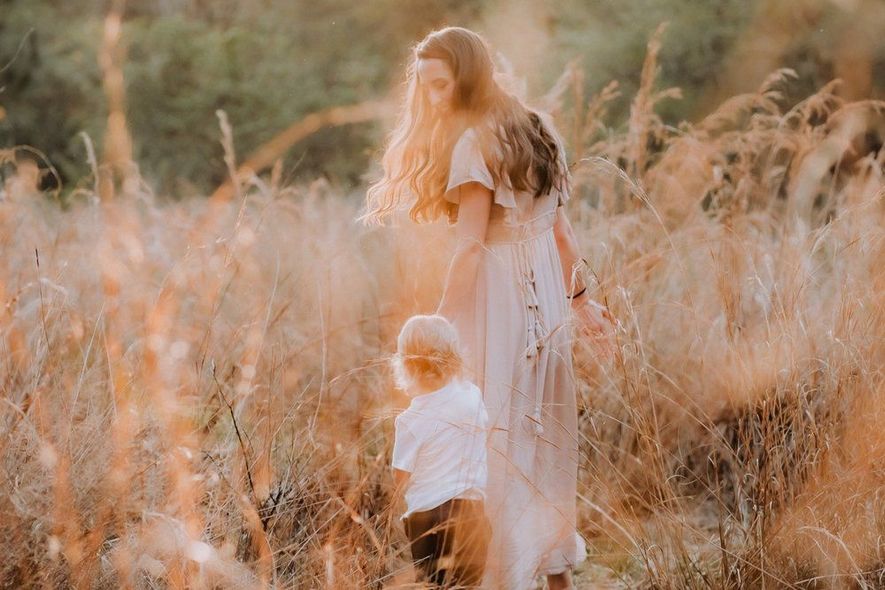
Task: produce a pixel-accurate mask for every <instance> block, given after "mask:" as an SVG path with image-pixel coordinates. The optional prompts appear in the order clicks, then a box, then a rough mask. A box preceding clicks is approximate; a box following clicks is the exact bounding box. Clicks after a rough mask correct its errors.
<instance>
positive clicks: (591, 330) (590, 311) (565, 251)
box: [553, 207, 615, 357]
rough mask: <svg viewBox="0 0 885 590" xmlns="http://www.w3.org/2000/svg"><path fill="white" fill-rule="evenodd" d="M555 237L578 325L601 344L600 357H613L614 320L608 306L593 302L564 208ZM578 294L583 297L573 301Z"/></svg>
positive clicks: (557, 223) (558, 214) (557, 212)
mask: <svg viewBox="0 0 885 590" xmlns="http://www.w3.org/2000/svg"><path fill="white" fill-rule="evenodd" d="M553 235H554V237H555V239H556V248H557V250H559V261H560V264H561V266H562V278H563V281H564V282H565V292H566V296H567V297H569V298H570V299H571V304H572V309H573V310H574V311H575V316H576V318H577V320H578V324H579V325H580V326H581V328H582V329H583V330H584V331H585V333H586V334H587V335H588V336H589V337H590V338H591V339H592V340H593V341H594V342H595V343H596V344H597V349H598V351H599V353H600V355H601V356H603V357H610V356H611V355H612V354H614V346H615V342H614V333H613V330H614V322H613V318H612V316H611V314H610V313H609V312H608V310H607V309H606V308H605V307H604V306H602V305H600V304H598V303H597V302H595V301H593V299H591V298H590V293H588V292H587V285H586V284H585V283H584V280H583V278H582V277H581V275H580V273H579V272H578V269H579V268H580V263H581V262H582V261H583V259H582V258H581V252H580V249H579V246H578V238H577V236H576V235H575V230H574V229H573V228H572V224H571V222H569V220H568V217H567V216H566V214H565V208H564V207H560V208H559V209H557V211H556V221H555V223H554V225H553ZM576 294H579V295H578V296H577V297H571V296H572V295H576Z"/></svg>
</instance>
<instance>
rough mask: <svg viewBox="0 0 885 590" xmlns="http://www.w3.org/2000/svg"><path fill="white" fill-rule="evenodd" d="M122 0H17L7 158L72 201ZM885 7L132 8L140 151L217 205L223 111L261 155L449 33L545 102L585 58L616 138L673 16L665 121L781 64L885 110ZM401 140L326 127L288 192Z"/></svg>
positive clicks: (128, 39) (130, 75)
mask: <svg viewBox="0 0 885 590" xmlns="http://www.w3.org/2000/svg"><path fill="white" fill-rule="evenodd" d="M108 4H109V2H102V1H97V0H0V68H2V71H0V145H4V146H14V145H30V146H33V147H35V148H37V149H39V150H40V151H42V152H44V153H45V154H47V155H48V157H49V159H50V161H51V162H52V163H53V164H54V165H55V166H56V167H57V169H58V170H59V173H60V175H61V178H62V180H63V183H64V185H65V188H66V189H70V188H73V187H74V186H75V185H76V183H77V182H78V180H79V179H83V178H86V177H88V175H89V166H88V164H87V155H86V148H85V144H84V141H83V138H82V136H81V132H85V133H86V134H88V135H89V136H90V137H91V139H92V140H93V141H94V142H95V143H96V148H97V150H99V152H100V150H101V141H102V135H103V130H104V126H105V124H106V121H107V102H106V97H105V93H104V91H103V88H102V81H101V80H102V79H101V71H100V68H99V65H98V61H97V54H98V52H99V49H100V46H101V42H102V35H103V18H104V15H105V14H106V12H107V10H108ZM883 12H885V3H883V2H881V1H880V0H870V1H864V0H839V1H836V0H790V1H782V2H777V1H776V2H772V1H770V0H710V1H704V2H698V1H697V0H641V1H640V0H631V1H625V0H594V1H592V2H588V1H585V0H562V1H558V2H553V1H548V0H544V1H538V2H520V1H517V2H481V1H478V0H443V1H435V0H374V1H373V2H364V3H359V2H357V3H354V2H350V1H349V0H312V1H306V0H294V1H293V0H262V1H254V2H239V1H235V0H140V1H138V2H129V3H128V6H127V7H126V10H125V14H124V25H123V27H124V28H123V37H122V39H123V43H124V46H125V50H126V56H125V62H124V63H125V66H124V70H123V73H124V76H125V80H126V92H127V105H126V107H127V118H128V122H129V125H130V131H131V134H132V138H133V143H134V146H133V150H134V151H133V155H134V159H135V161H136V162H137V163H138V165H139V166H140V169H141V172H142V174H143V176H144V177H145V178H146V179H147V180H148V182H149V184H150V185H151V186H152V187H154V188H155V189H156V190H157V191H158V193H159V194H161V195H175V196H176V197H181V196H187V195H189V194H206V193H207V192H208V191H211V190H212V188H214V187H215V186H217V185H218V184H219V183H220V182H222V181H223V180H224V178H225V176H226V174H227V172H226V170H225V165H224V161H223V151H222V147H221V143H220V141H219V139H220V132H219V128H218V120H217V118H216V114H215V113H216V110H217V109H223V110H224V111H226V112H227V114H228V117H229V119H230V122H231V124H232V126H233V131H234V139H235V144H236V148H237V151H238V154H240V155H242V156H245V155H247V154H249V153H251V152H252V151H254V150H255V149H257V148H258V147H259V146H261V145H263V144H264V143H266V142H267V141H268V140H270V139H271V138H272V137H273V136H274V135H275V134H276V133H278V132H279V131H281V130H282V129H285V128H286V127H287V126H289V125H291V124H292V123H293V122H296V121H298V120H300V119H301V118H303V117H304V116H306V115H308V114H310V113H312V112H316V111H318V110H321V109H323V108H326V107H330V106H335V105H347V104H355V103H359V102H361V101H366V100H373V99H384V98H385V97H389V96H391V94H392V93H395V92H396V90H397V89H398V84H399V82H400V81H401V79H402V66H403V65H404V63H405V61H406V59H407V56H408V51H409V48H410V46H411V45H412V44H413V43H415V42H416V41H418V40H419V39H420V38H421V37H423V35H425V34H426V33H427V32H429V31H430V30H432V29H433V28H436V27H440V26H443V25H447V24H458V25H463V26H468V27H471V28H475V29H477V30H479V31H481V32H483V33H484V34H485V35H486V36H487V37H488V38H489V40H490V41H491V42H492V43H493V45H494V46H495V47H496V48H498V49H499V50H500V51H501V52H502V54H503V55H505V56H506V57H507V59H509V60H510V61H511V62H512V64H513V67H514V69H515V73H516V74H517V75H519V76H524V77H525V78H526V81H527V86H528V94H529V96H530V97H537V96H540V95H541V94H543V93H544V92H545V91H546V90H547V89H549V88H550V86H551V85H552V84H553V83H554V82H555V80H556V79H557V77H558V76H559V75H560V74H561V73H562V71H563V68H564V67H565V65H566V64H567V63H568V62H570V61H571V60H574V59H578V60H579V63H580V65H581V66H582V67H583V69H584V71H585V72H586V74H585V77H584V85H585V95H587V96H589V95H590V94H592V93H595V92H598V91H600V90H601V89H602V88H603V87H604V86H605V85H606V84H607V83H608V82H609V81H611V80H617V81H618V82H619V84H620V89H621V91H622V92H621V95H620V98H619V99H618V100H617V101H615V102H614V103H613V104H612V105H611V109H610V111H609V114H608V119H607V121H606V124H607V125H609V126H611V127H613V128H619V127H623V126H624V125H626V119H627V115H628V112H629V100H630V97H632V96H633V95H634V94H635V90H636V86H637V84H638V81H639V75H640V71H641V66H642V60H643V57H644V55H645V45H646V42H647V40H648V38H649V36H650V35H651V33H652V31H653V30H654V29H655V27H656V26H657V25H658V24H659V23H660V22H662V21H669V22H670V27H669V28H668V29H667V32H666V34H665V36H664V39H663V50H662V52H661V56H660V66H661V72H660V76H659V83H660V85H661V86H662V87H665V88H666V87H671V86H676V87H680V88H681V89H682V91H683V97H684V98H683V99H682V100H668V101H664V102H663V103H662V104H661V106H660V108H659V112H660V114H661V116H662V118H663V120H664V122H665V123H669V124H676V123H678V122H679V121H681V120H697V119H699V118H701V117H703V116H704V115H705V114H707V113H709V112H710V111H711V110H713V109H714V108H715V106H716V105H717V104H719V103H720V102H721V101H722V100H724V99H725V98H727V97H729V96H732V95H734V94H736V93H739V92H745V91H750V90H752V89H755V88H756V87H757V86H758V84H759V83H760V82H761V80H762V79H763V78H764V77H765V76H766V75H767V74H768V73H770V72H771V71H772V70H774V69H776V68H777V67H780V66H787V67H792V68H794V69H795V70H796V71H797V72H798V73H799V75H800V79H799V80H797V81H796V82H795V83H794V84H792V85H791V86H790V92H793V93H795V96H788V97H787V98H788V100H793V101H797V100H799V99H801V98H803V97H805V96H807V95H808V94H810V93H812V92H813V90H814V89H816V88H819V87H820V86H822V85H823V84H824V83H825V82H827V81H829V80H831V79H832V78H834V77H837V76H838V77H842V78H843V79H845V80H846V84H845V86H844V87H843V90H842V91H843V93H845V94H847V95H848V96H846V98H851V99H858V98H868V97H883V96H885V44H883V43H881V42H879V39H878V38H877V35H878V31H881V30H882V29H883V27H885V17H883ZM4 66H5V67H4ZM384 128H385V125H383V124H378V123H366V124H356V125H347V126H341V127H329V128H325V129H323V130H321V131H320V132H318V133H316V134H314V135H312V136H310V137H308V138H307V139H305V140H304V141H302V142H300V143H298V144H296V145H295V146H294V147H293V148H292V149H290V150H289V151H288V153H287V156H286V158H285V160H284V161H283V173H284V181H286V182H292V181H297V180H299V179H313V178H316V177H326V178H327V179H329V180H330V181H331V182H333V183H334V184H337V185H339V186H342V187H343V188H345V189H347V188H349V187H354V186H357V185H359V184H360V183H361V182H362V179H363V176H364V174H365V173H366V171H367V169H369V166H370V164H371V162H372V161H373V157H374V156H375V155H376V151H377V150H378V148H379V146H380V143H381V140H382V137H383V131H384ZM45 182H47V183H52V182H54V181H53V179H52V178H51V177H49V176H47V178H46V180H45ZM44 188H51V187H44Z"/></svg>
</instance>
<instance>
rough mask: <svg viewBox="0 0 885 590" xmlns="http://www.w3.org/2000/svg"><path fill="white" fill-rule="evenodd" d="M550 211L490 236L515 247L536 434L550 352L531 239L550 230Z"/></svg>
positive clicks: (540, 428) (539, 428)
mask: <svg viewBox="0 0 885 590" xmlns="http://www.w3.org/2000/svg"><path fill="white" fill-rule="evenodd" d="M551 213H552V214H551ZM551 213H546V214H544V215H541V216H538V217H536V218H534V219H532V220H530V221H528V222H526V223H524V224H522V225H520V226H518V227H503V226H499V227H498V228H496V229H497V231H496V232H495V233H494V235H493V237H494V238H496V239H495V240H494V241H497V242H509V243H512V244H513V245H514V246H515V248H514V251H515V253H516V263H517V268H518V270H519V276H520V287H521V289H522V293H523V298H524V301H525V306H526V313H525V317H526V325H525V330H526V347H525V358H526V359H527V360H528V361H529V363H530V369H531V370H532V371H534V372H535V373H536V375H535V379H534V382H535V391H533V392H531V393H532V394H533V396H534V399H533V400H532V411H531V413H530V414H526V418H527V419H528V420H529V421H530V422H531V423H532V429H533V431H534V433H535V434H536V435H540V434H543V433H544V426H543V422H542V421H541V411H542V405H543V402H544V382H545V380H546V367H547V362H546V355H547V354H549V352H548V350H547V347H546V346H545V341H546V340H547V339H548V337H549V335H548V333H547V332H548V331H547V328H546V326H545V325H544V318H543V315H542V314H541V309H540V305H539V299H538V292H537V286H536V281H535V271H534V260H533V259H532V245H531V240H533V239H535V238H537V237H540V236H541V235H543V234H545V233H546V232H548V231H552V229H553V222H554V220H555V213H556V212H555V211H553V212H551Z"/></svg>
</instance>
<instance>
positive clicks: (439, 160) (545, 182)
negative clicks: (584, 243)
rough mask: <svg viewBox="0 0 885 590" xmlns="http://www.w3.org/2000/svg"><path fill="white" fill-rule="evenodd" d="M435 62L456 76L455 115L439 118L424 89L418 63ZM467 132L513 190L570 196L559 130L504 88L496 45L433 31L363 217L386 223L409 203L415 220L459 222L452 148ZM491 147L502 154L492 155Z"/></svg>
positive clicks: (409, 78)
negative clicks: (449, 196) (451, 185)
mask: <svg viewBox="0 0 885 590" xmlns="http://www.w3.org/2000/svg"><path fill="white" fill-rule="evenodd" d="M434 58H436V59H441V60H443V61H444V62H446V63H447V64H448V65H449V67H450V68H451V70H452V74H453V76H454V81H455V87H454V93H453V98H452V114H451V116H450V117H434V116H433V113H432V110H431V108H430V102H429V100H428V97H427V96H426V92H425V91H424V90H423V88H422V87H421V86H420V85H419V84H418V79H417V62H418V60H419V59H434ZM468 127H475V129H476V131H477V133H478V135H479V139H480V141H479V144H480V146H481V149H482V152H483V157H484V158H485V160H486V163H487V164H489V169H490V171H491V173H492V177H493V179H494V181H495V184H496V185H497V184H498V183H499V182H501V181H502V180H503V179H506V180H507V181H509V183H510V186H511V187H512V188H513V189H514V190H518V191H523V190H531V191H533V192H534V194H535V196H541V195H545V194H547V193H548V192H550V190H552V189H553V188H554V187H555V188H557V189H559V190H567V183H568V168H567V166H566V163H565V161H564V158H563V157H562V155H561V151H560V146H559V144H558V143H557V139H556V136H555V135H554V132H553V131H552V130H551V129H548V128H547V127H546V126H545V125H544V124H543V122H542V120H541V116H540V115H539V114H538V113H537V112H535V111H533V110H531V109H529V108H528V107H527V106H526V105H525V104H523V103H522V101H520V100H519V99H518V98H517V97H515V96H513V95H511V94H509V93H508V92H506V91H505V90H504V89H503V88H501V86H500V85H499V84H498V83H497V81H496V80H495V67H494V64H493V62H492V58H491V55H490V52H489V47H488V45H487V43H486V41H485V40H484V39H483V38H482V37H481V36H480V35H478V34H477V33H474V32H473V31H470V30H468V29H464V28H461V27H447V28H444V29H440V30H438V31H434V32H432V33H430V34H429V35H428V36H427V37H425V38H424V40H422V41H421V42H420V43H418V44H417V45H416V46H415V48H414V51H413V52H412V59H411V61H410V62H409V64H408V67H407V69H406V96H405V100H404V103H403V106H402V108H401V109H400V113H399V116H398V120H397V123H396V125H395V126H394V128H393V130H392V132H391V133H390V136H389V138H388V141H387V148H386V150H385V152H384V156H383V157H382V160H381V163H382V166H383V169H384V175H383V177H382V178H381V179H380V180H378V181H377V182H375V183H373V184H372V185H371V186H370V187H369V190H368V192H367V195H366V208H367V212H366V214H365V215H363V216H362V218H361V219H362V220H363V221H364V222H366V223H381V222H383V220H384V219H385V218H387V217H388V216H390V215H391V214H392V213H393V212H394V211H396V210H398V209H402V208H404V207H405V206H406V205H407V204H409V203H410V204H411V206H410V208H409V217H411V219H412V220H413V221H417V222H424V221H434V220H436V219H438V218H439V217H441V216H442V215H447V216H448V218H449V220H450V221H453V220H454V219H455V218H456V217H457V205H456V204H453V203H450V202H448V201H446V200H445V199H444V198H443V195H444V193H445V190H446V184H447V181H448V175H449V163H450V161H451V157H452V149H453V148H454V144H455V142H456V141H457V139H458V137H460V135H461V133H462V132H463V131H464V130H465V129H467V128H468ZM492 145H497V146H499V148H500V149H499V150H498V151H497V152H493V151H492V150H491V149H489V146H492ZM493 153H494V154H495V156H494V157H493V155H492V154H493ZM499 156H500V157H499Z"/></svg>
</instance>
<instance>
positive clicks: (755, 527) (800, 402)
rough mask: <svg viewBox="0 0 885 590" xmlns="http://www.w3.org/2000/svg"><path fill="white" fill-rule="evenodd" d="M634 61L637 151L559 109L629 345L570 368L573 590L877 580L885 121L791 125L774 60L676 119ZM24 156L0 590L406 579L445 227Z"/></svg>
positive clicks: (883, 471) (603, 272) (828, 102)
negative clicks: (397, 437)
mask: <svg viewBox="0 0 885 590" xmlns="http://www.w3.org/2000/svg"><path fill="white" fill-rule="evenodd" d="M649 49H650V51H649V54H648V58H647V62H646V67H645V69H644V71H643V77H642V85H641V88H640V91H639V93H638V94H637V95H636V96H635V97H634V99H633V108H632V114H631V118H630V125H629V128H628V129H627V130H626V131H624V132H623V133H615V132H614V131H611V130H610V129H608V128H607V127H606V126H605V125H604V122H605V110H606V105H607V103H608V101H610V100H611V98H612V96H613V95H614V94H615V93H616V92H617V88H616V86H615V85H612V86H610V87H609V88H607V89H606V90H605V91H604V92H603V93H601V94H600V95H598V96H594V97H589V98H587V97H584V96H582V95H581V93H580V91H579V88H580V87H581V86H580V77H581V73H580V71H579V70H578V69H577V68H570V69H569V70H568V71H566V72H565V73H564V75H563V77H562V79H561V81H560V83H559V84H557V86H556V87H555V88H554V89H553V90H551V93H550V94H549V95H548V96H547V97H545V103H544V104H545V106H546V107H547V108H550V109H551V110H553V111H554V113H555V115H556V117H557V120H558V121H559V124H560V128H561V129H562V130H563V131H564V134H565V135H566V136H567V137H568V140H569V142H570V155H571V156H572V159H573V160H574V162H575V164H574V167H573V176H574V184H575V187H574V191H573V198H572V200H571V201H570V203H569V209H570V213H571V216H572V219H573V222H574V224H575V226H576V228H577V229H578V231H579V235H580V239H581V241H582V245H583V249H584V253H585V256H586V257H587V258H588V260H589V261H590V262H591V264H592V266H593V268H594V269H595V273H596V277H595V279H596V280H595V283H594V284H595V293H596V295H595V296H596V298H597V299H599V300H605V301H607V302H608V304H609V305H610V306H611V308H612V309H613V311H614V312H615V314H616V315H617V316H618V317H619V318H620V320H621V324H622V326H621V330H620V332H619V334H618V337H619V342H620V352H619V354H618V355H617V358H616V359H615V361H614V363H613V364H611V365H607V366H600V365H599V364H597V363H596V362H594V359H593V355H592V353H591V351H590V350H589V349H588V348H587V347H586V346H584V345H583V344H582V343H578V345H577V348H576V367H577V372H578V377H579V379H580V393H581V403H580V407H579V413H580V419H581V424H582V441H581V448H582V451H583V452H582V465H581V471H580V485H579V488H580V489H579V497H578V504H579V511H580V528H581V530H582V532H583V533H584V534H585V536H586V537H587V538H588V540H589V541H590V555H589V559H588V561H587V562H585V563H584V564H583V565H582V566H581V568H580V570H579V572H578V576H577V577H578V586H579V587H581V588H599V587H610V588H620V587H629V588H673V589H681V588H803V589H810V588H814V589H817V588H883V587H885V404H883V400H885V378H883V377H885V375H883V366H885V338H883V335H885V305H883V304H885V263H883V260H885V232H883V221H885V205H883V184H885V181H883V166H885V149H882V138H883V135H885V133H883V129H885V105H883V104H879V103H875V102H872V101H867V102H857V103H845V102H843V101H842V100H841V99H840V98H839V97H838V95H837V93H836V90H837V83H833V84H831V85H828V86H827V87H825V88H822V89H821V90H820V91H819V92H818V93H817V94H815V95H814V96H811V97H809V98H808V99H807V100H805V101H804V102H802V103H801V104H799V105H798V106H796V107H793V108H791V109H786V108H784V106H783V104H782V102H781V101H780V98H781V97H780V94H779V92H778V90H779V89H780V88H782V87H783V85H785V84H789V83H790V78H791V77H792V73H791V72H790V71H787V70H784V71H778V72H775V73H774V74H772V76H771V78H770V79H769V80H768V81H766V83H765V84H764V85H763V87H762V88H760V89H759V90H758V92H756V93H752V94H748V95H742V96H737V97H734V98H733V99H731V100H729V101H727V102H726V103H724V104H723V105H722V106H721V107H720V108H719V109H718V110H717V111H716V113H714V114H712V115H710V116H709V117H707V118H706V119H704V120H703V121H700V122H697V123H695V124H687V123H686V124H683V125H681V126H679V127H678V128H673V127H668V126H665V125H663V123H662V122H661V121H660V120H659V119H658V118H657V117H656V116H655V115H654V107H655V104H656V103H657V102H658V101H660V100H665V99H675V98H678V91H677V90H673V89H671V90H665V91H660V90H657V89H655V88H654V82H655V79H654V71H655V60H656V55H657V50H658V45H657V41H656V40H654V39H653V41H652V42H651V44H650V48H649ZM106 65H107V72H108V76H109V78H110V79H111V80H113V71H114V65H113V59H112V58H109V61H108V62H107V64H106ZM108 93H109V96H110V97H111V104H112V116H111V119H112V124H111V125H110V130H111V133H113V132H114V130H115V129H116V131H117V132H120V133H123V132H124V131H125V128H124V127H123V126H122V125H123V123H121V122H120V118H119V116H117V117H115V116H114V107H113V105H114V100H113V97H114V95H113V93H114V87H113V84H112V83H108ZM117 115H119V112H117ZM114 121H115V123H114ZM124 121H125V120H124ZM115 125H116V127H115ZM226 143H227V146H228V156H229V158H228V165H229V166H230V168H231V170H235V169H236V160H235V158H234V155H233V150H232V146H230V142H229V140H228V141H227V142H226ZM109 145H111V146H116V148H118V149H119V150H122V152H123V154H124V155H125V153H126V149H127V146H126V141H125V137H123V138H122V139H120V141H118V142H116V143H114V142H113V141H112V142H109ZM23 154H24V150H23V149H10V150H7V151H3V152H0V160H2V163H3V166H4V168H3V170H4V171H5V172H6V173H7V181H6V184H5V187H4V190H3V194H2V195H3V199H2V200H0V248H2V257H0V397H2V402H3V403H2V404H0V432H2V436H0V547H2V553H3V555H4V559H3V560H2V562H0V587H2V588H18V587H48V588H56V587H72V588H117V587H130V588H167V587H169V588H185V587H188V588H250V587H279V588H283V587H286V588H328V589H333V588H334V589H338V588H342V589H350V588H382V587H403V588H404V587H408V583H407V582H408V580H409V576H410V571H409V566H408V562H407V557H408V549H407V546H406V544H405V538H404V534H403V532H402V530H401V526H400V525H399V522H398V519H397V516H398V512H397V510H398V509H399V508H400V507H399V506H397V505H396V503H395V501H394V500H393V498H392V497H391V491H392V490H391V488H392V482H391V478H390V474H389V468H388V461H389V454H390V449H391V443H392V436H391V435H392V419H391V418H392V416H393V415H394V413H395V412H396V410H397V408H399V407H402V406H403V405H404V399H403V398H402V397H401V396H400V394H399V393H398V392H396V391H395V390H394V389H393V386H392V381H391V378H390V375H389V373H388V370H387V367H386V357H387V355H388V354H389V353H390V352H391V350H392V347H393V340H394V336H395V334H396V332H397V330H398V328H399V326H400V324H401V322H402V321H403V320H404V319H405V318H406V317H408V316H409V315H410V314H412V313H415V312H419V311H427V310H429V309H432V308H433V307H434V305H435V303H436V301H437V298H438V296H439V293H440V289H441V283H440V281H441V278H442V276H443V269H444V268H445V265H446V263H447V255H448V246H449V245H450V244H449V235H448V233H447V231H446V228H445V227H443V226H425V227H414V226H411V225H409V224H406V223H401V224H399V225H398V226H397V227H394V228H365V227H362V226H360V225H359V224H357V223H356V222H355V221H354V218H355V217H356V216H357V215H358V213H359V204H360V200H361V198H362V197H361V195H360V194H341V193H340V191H337V190H336V189H335V188H334V187H330V186H329V185H327V184H326V183H324V182H322V181H317V182H315V183H313V184H311V185H309V186H280V182H279V180H278V179H279V173H278V172H279V171H278V170H277V172H276V173H274V174H271V175H270V176H269V177H267V178H263V177H262V178H258V177H256V176H249V177H247V178H245V179H244V178H243V177H241V176H238V175H234V176H235V177H236V181H235V182H234V183H233V184H232V185H231V190H229V191H222V193H219V194H216V196H215V197H214V198H212V199H205V200H186V201H181V202H174V201H169V200H166V199H160V198H157V197H155V196H154V195H153V194H152V193H151V191H150V188H149V187H147V186H145V185H144V184H143V183H141V182H139V180H138V178H137V175H136V174H134V172H133V171H132V169H131V167H130V168H128V170H129V172H128V173H123V174H121V173H120V170H127V168H125V162H123V164H121V163H120V162H121V160H120V158H117V159H115V156H114V154H113V153H111V155H110V156H108V155H107V154H106V155H105V156H104V158H103V162H104V163H103V164H102V166H103V167H105V168H102V169H101V170H99V171H98V173H97V174H96V178H93V179H86V180H85V181H84V183H83V184H82V186H81V189H80V190H79V191H78V192H77V193H76V194H75V195H74V197H73V198H72V200H71V204H70V206H68V207H66V208H62V207H60V206H58V204H57V203H56V201H55V199H54V198H53V195H52V194H45V195H43V194H40V193H39V192H37V191H36V190H35V189H34V186H35V185H36V184H35V174H36V172H35V169H34V168H33V166H29V165H27V164H25V163H22V162H23V158H22V157H21V156H22V155H23ZM117 156H119V152H117ZM124 159H125V158H124ZM105 170H116V172H115V173H114V174H115V175H116V177H115V176H114V175H111V176H110V178H108V176H107V175H105V174H104V172H103V171H105ZM121 178H122V179H123V180H122V182H120V180H121ZM115 182H116V184H115ZM103 183H104V184H103ZM109 187H110V188H109ZM115 187H116V188H115ZM114 188H115V190H114ZM111 190H113V192H114V198H112V199H111V198H106V197H107V194H108V192H109V191H111ZM99 195H102V197H105V198H99Z"/></svg>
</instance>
